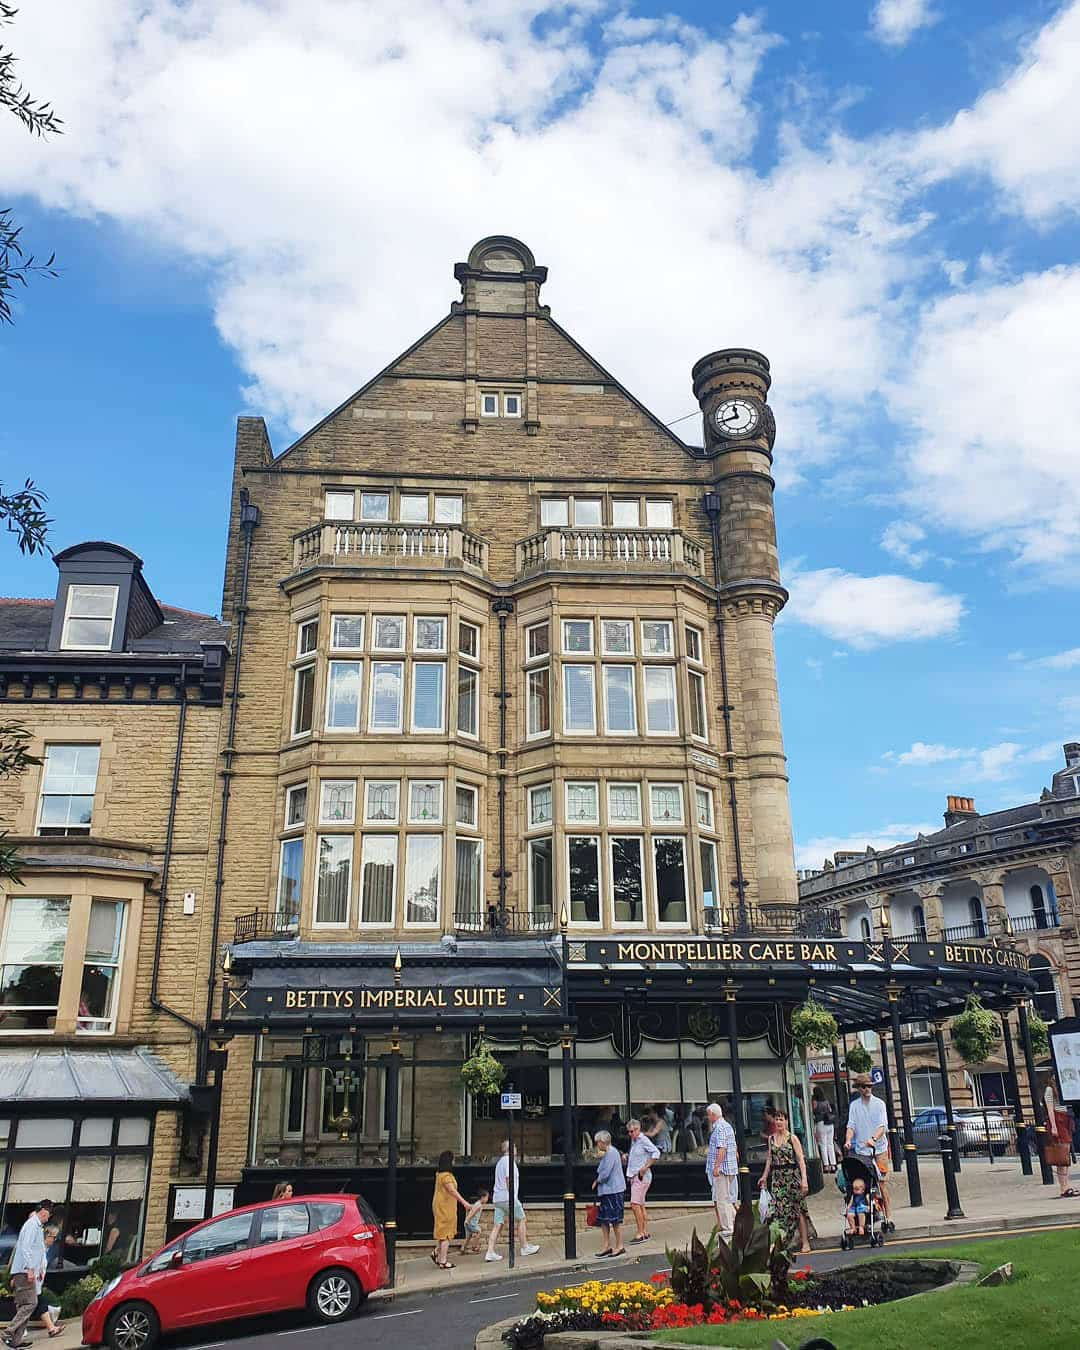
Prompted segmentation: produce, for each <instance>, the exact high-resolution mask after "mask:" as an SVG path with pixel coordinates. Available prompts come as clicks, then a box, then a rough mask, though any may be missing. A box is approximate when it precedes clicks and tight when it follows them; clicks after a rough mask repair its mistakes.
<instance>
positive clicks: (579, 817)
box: [566, 783, 600, 825]
mask: <svg viewBox="0 0 1080 1350" xmlns="http://www.w3.org/2000/svg"><path fill="white" fill-rule="evenodd" d="M566 819H567V822H568V823H569V824H570V825H599V823H600V794H599V790H598V788H597V785H596V784H595V783H567V785H566Z"/></svg>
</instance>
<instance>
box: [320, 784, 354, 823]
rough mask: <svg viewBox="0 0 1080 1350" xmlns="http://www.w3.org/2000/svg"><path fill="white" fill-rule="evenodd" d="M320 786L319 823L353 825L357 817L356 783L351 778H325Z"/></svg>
mask: <svg viewBox="0 0 1080 1350" xmlns="http://www.w3.org/2000/svg"><path fill="white" fill-rule="evenodd" d="M319 786H320V789H321V793H320V797H319V824H320V825H351V824H352V823H353V821H354V820H355V819H356V783H355V782H353V781H352V780H351V779H324V780H323V782H322V783H321V784H320V785H319Z"/></svg>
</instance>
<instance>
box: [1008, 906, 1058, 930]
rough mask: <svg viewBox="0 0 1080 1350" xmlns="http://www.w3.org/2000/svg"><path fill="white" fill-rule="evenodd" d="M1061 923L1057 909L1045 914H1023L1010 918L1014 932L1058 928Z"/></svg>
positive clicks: (1010, 925)
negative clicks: (1016, 917)
mask: <svg viewBox="0 0 1080 1350" xmlns="http://www.w3.org/2000/svg"><path fill="white" fill-rule="evenodd" d="M1060 923H1061V920H1060V919H1059V918H1058V916H1057V912H1056V911H1055V910H1050V911H1049V912H1047V913H1043V914H1022V915H1021V916H1020V917H1019V918H1018V919H1013V918H1010V919H1009V927H1010V928H1011V929H1012V931H1013V932H1014V933H1038V932H1041V931H1042V930H1043V929H1044V928H1057V927H1058V925H1059V924H1060Z"/></svg>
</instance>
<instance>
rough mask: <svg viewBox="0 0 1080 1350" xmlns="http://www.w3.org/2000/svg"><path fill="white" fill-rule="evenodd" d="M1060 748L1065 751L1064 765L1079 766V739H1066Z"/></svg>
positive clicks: (1068, 766) (1072, 767)
mask: <svg viewBox="0 0 1080 1350" xmlns="http://www.w3.org/2000/svg"><path fill="white" fill-rule="evenodd" d="M1061 748H1062V749H1063V750H1064V751H1065V767H1066V768H1067V769H1075V768H1077V767H1080V741H1066V742H1065V744H1064V745H1063V746H1062V747H1061Z"/></svg>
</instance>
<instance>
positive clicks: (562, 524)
mask: <svg viewBox="0 0 1080 1350" xmlns="http://www.w3.org/2000/svg"><path fill="white" fill-rule="evenodd" d="M555 502H562V504H563V506H564V507H565V508H566V513H565V514H566V519H565V520H545V519H544V514H545V508H546V507H547V506H548V505H549V504H554V503H555ZM540 528H541V529H542V530H566V529H569V528H570V498H569V497H560V496H558V495H554V496H549V497H541V498H540Z"/></svg>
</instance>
